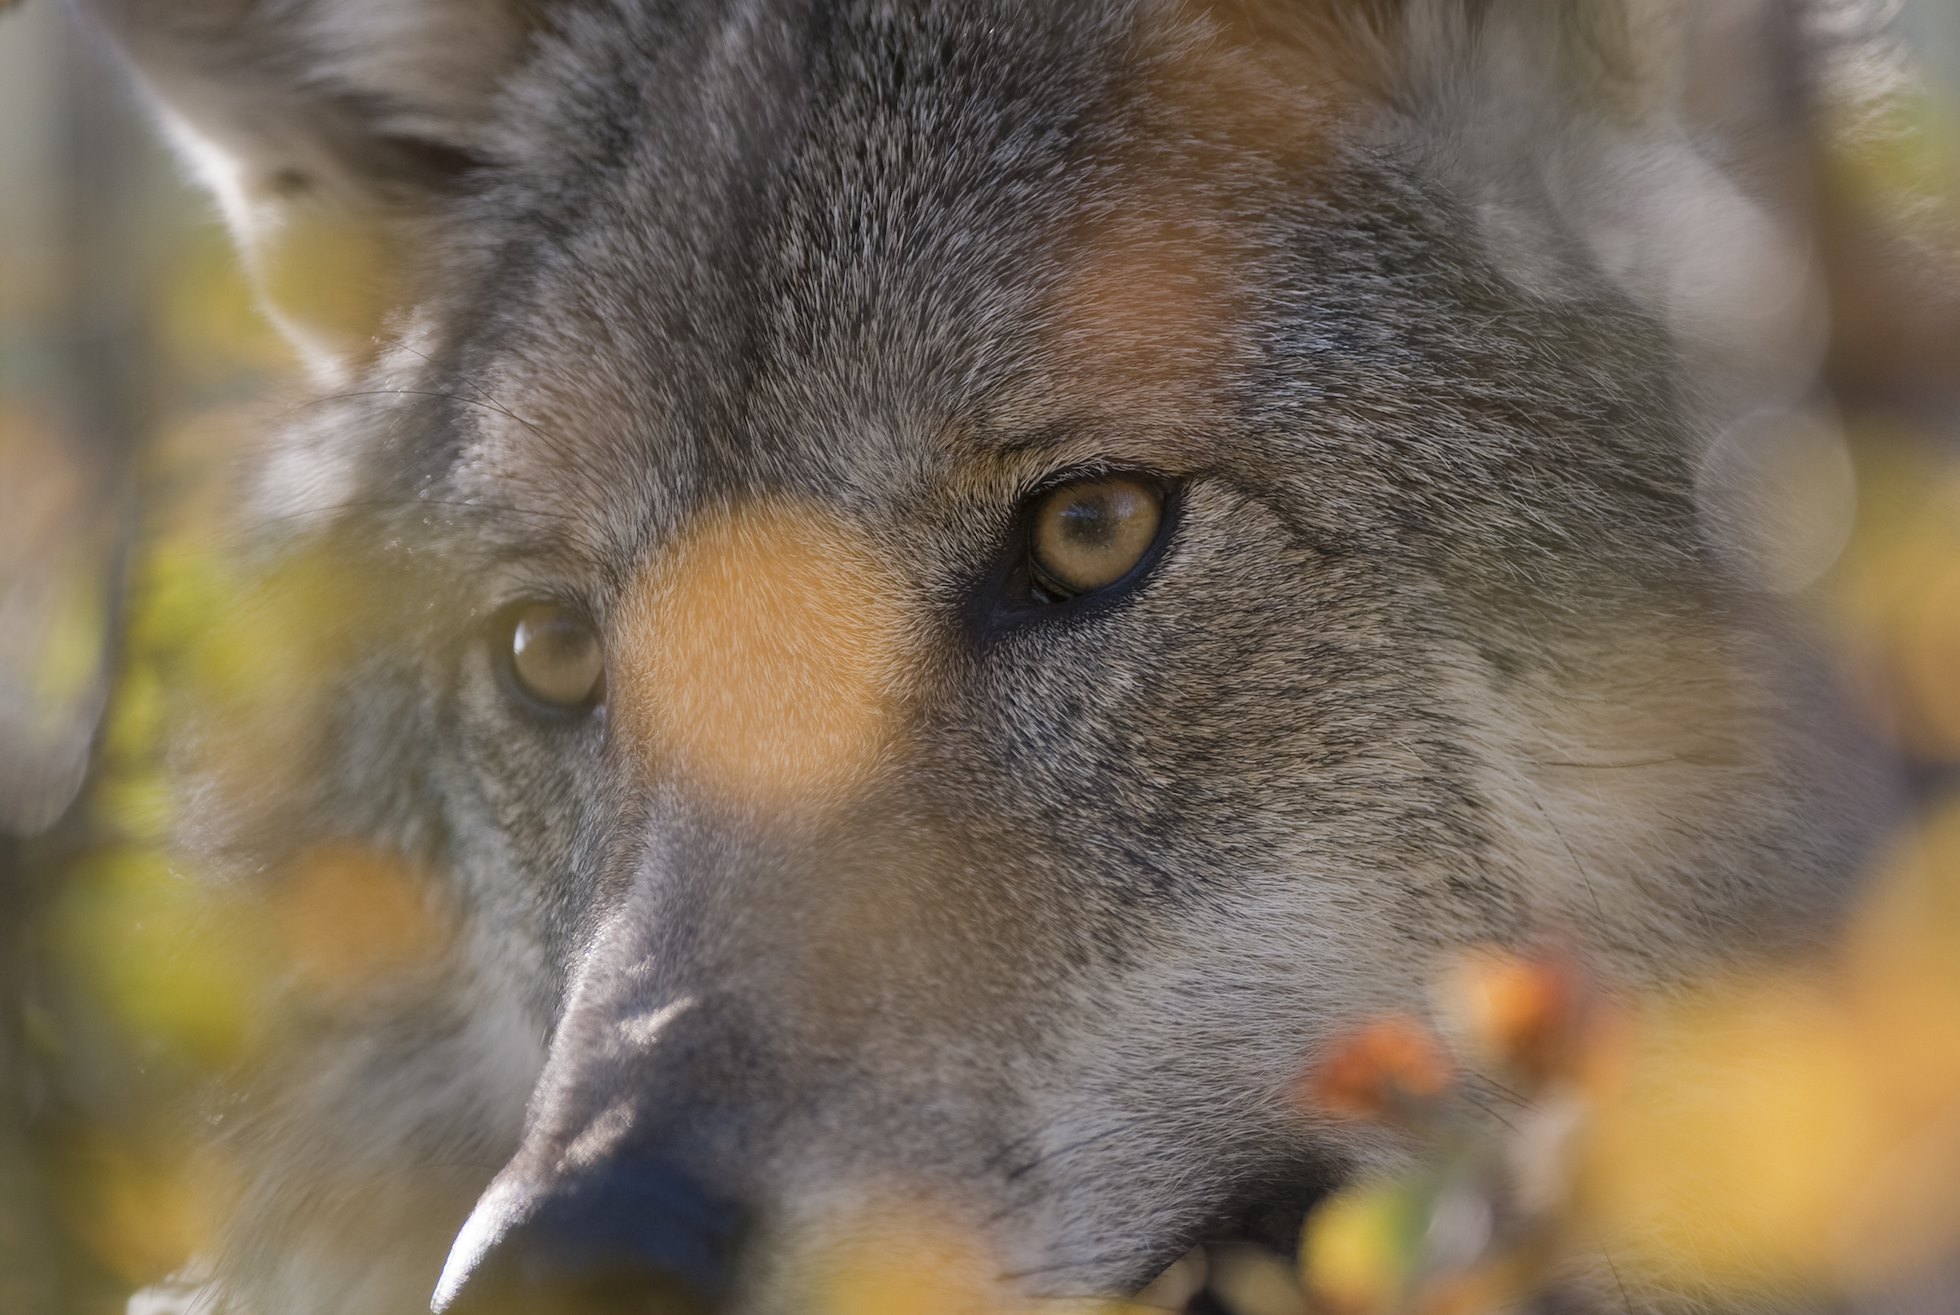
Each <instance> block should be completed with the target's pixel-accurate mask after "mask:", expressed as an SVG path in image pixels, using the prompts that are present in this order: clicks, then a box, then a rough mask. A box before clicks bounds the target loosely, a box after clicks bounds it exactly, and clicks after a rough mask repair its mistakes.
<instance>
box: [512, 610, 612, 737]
mask: <svg viewBox="0 0 1960 1315" xmlns="http://www.w3.org/2000/svg"><path fill="white" fill-rule="evenodd" d="M505 625H506V626H507V627H508V629H507V633H508V635H509V644H510V651H509V654H508V659H507V660H508V663H509V671H510V677H511V679H512V680H513V681H515V682H516V684H517V687H518V688H519V689H521V690H522V691H524V693H526V694H528V695H529V696H530V697H532V698H534V699H536V700H537V701H538V702H539V703H542V704H545V705H546V706H548V707H551V708H556V709H560V710H563V711H567V712H570V711H576V710H580V709H584V708H588V707H591V706H593V705H594V704H596V703H598V702H599V699H600V696H601V695H602V694H603V693H604V689H603V686H604V683H605V675H606V663H605V655H604V654H603V653H602V652H601V651H600V648H599V636H598V633H597V632H596V631H594V630H593V628H592V624H591V623H590V622H589V621H587V620H586V619H585V618H584V617H582V616H580V615H579V614H578V613H577V612H574V611H572V610H571V609H570V608H568V607H563V606H561V605H559V604H557V603H545V602H537V603H523V604H520V605H519V606H517V607H516V608H515V609H513V610H512V611H511V612H510V613H509V614H508V616H507V619H506V622H505Z"/></svg>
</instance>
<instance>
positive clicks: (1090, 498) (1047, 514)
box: [1028, 475, 1164, 600]
mask: <svg viewBox="0 0 1960 1315" xmlns="http://www.w3.org/2000/svg"><path fill="white" fill-rule="evenodd" d="M1163 521H1164V491H1163V490H1162V489H1161V488H1159V487H1157V486H1156V485H1154V484H1150V483H1148V482H1146V481H1144V480H1142V479H1139V478H1137V477H1135V476H1131V475H1098V476H1096V477H1094V478H1090V479H1079V480H1075V481H1072V482H1071V483H1068V484H1064V485H1062V486H1061V487H1060V488H1057V489H1055V490H1053V491H1052V492H1050V493H1049V494H1047V496H1045V497H1043V498H1042V499H1041V501H1040V502H1038V503H1037V504H1035V509H1034V520H1033V522H1032V527H1031V530H1030V534H1029V540H1028V564H1029V567H1030V568H1031V574H1032V575H1033V577H1034V582H1035V584H1036V585H1037V586H1039V587H1040V588H1041V589H1042V590H1043V591H1044V592H1045V593H1047V594H1049V595H1050V596H1051V597H1053V598H1055V599H1058V600H1059V599H1064V598H1074V597H1076V596H1077V595H1078V594H1086V593H1089V592H1090V591H1092V590H1096V589H1105V588H1108V587H1109V586H1110V585H1113V584H1115V583H1117V582H1118V581H1119V580H1121V579H1123V577H1124V576H1126V575H1128V574H1129V573H1130V572H1131V571H1133V570H1135V569H1136V566H1137V563H1138V562H1140V561H1142V560H1143V558H1144V555H1145V554H1146V553H1148V552H1149V551H1150V548H1151V545H1152V544H1154V543H1156V542H1157V531H1158V529H1159V528H1160V527H1161V526H1162V525H1163Z"/></svg>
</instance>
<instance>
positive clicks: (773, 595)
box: [613, 502, 911, 804]
mask: <svg viewBox="0 0 1960 1315" xmlns="http://www.w3.org/2000/svg"><path fill="white" fill-rule="evenodd" d="M904 596H905V590H904V588H903V587H902V585H901V583H900V582H899V581H898V580H897V579H896V578H895V574H894V572H893V571H892V570H890V569H889V568H888V566H887V565H886V564H885V563H884V562H883V561H882V560H881V559H880V557H879V556H878V554H877V553H876V552H874V551H873V549H872V546H871V545H870V544H869V543H868V542H866V540H865V539H864V537H863V536H862V534H860V533H859V532H857V531H856V530H854V529H853V528H851V527H850V526H849V525H847V524H846V523H845V522H844V521H843V520H841V519H840V518H839V517H837V516H836V515H835V514H834V513H831V512H829V511H826V510H824V509H822V508H819V507H816V506H814V505H810V504H806V503H800V502H765V503H760V504H755V505H751V506H748V507H743V508H739V509H737V510H734V511H730V512H723V513H717V514H711V515H710V516H708V517H707V518H706V519H704V520H702V521H700V522H699V523H697V524H695V525H693V526H691V527H689V529H688V530H687V532H686V533H684V534H683V536H682V537H681V538H680V539H679V541H678V542H676V543H675V544H674V545H672V546H671V547H670V548H669V549H668V550H667V551H666V552H664V553H663V554H662V555H661V557H660V558H659V560H658V561H657V562H655V563H654V564H653V567H652V569H651V570H649V571H648V572H646V573H645V574H644V575H643V576H642V577H641V579H640V581H639V582H638V584H637V585H636V587H635V589H634V592H633V594H632V596H631V597H630V598H629V599H628V601H627V605H626V607H625V608H624V611H623V618H624V625H623V629H622V632H621V633H620V634H619V635H618V636H617V637H616V644H615V653H614V662H613V680H614V685H613V706H614V708H615V710H616V714H617V715H618V716H619V718H620V721H621V725H622V729H623V732H624V733H625V734H627V735H629V736H630V737H631V738H632V739H633V740H634V741H635V742H636V743H637V744H638V745H639V746H640V748H641V749H642V751H643V752H644V753H645V754H647V755H648V757H649V766H650V767H651V768H652V770H653V771H654V772H655V773H656V774H658V775H665V774H667V773H668V772H669V771H675V772H680V773H685V774H686V775H688V776H690V777H691V778H693V779H694V780H696V781H698V782H700V783H701V784H703V785H705V786H706V787H707V788H709V789H710V790H711V791H716V792H719V793H722V794H725V795H728V796H732V797H736V798H739V799H742V800H747V801H759V802H763V803H767V804H781V803H789V802H797V801H810V800H813V799H820V798H834V797H835V796H836V795H837V794H838V793H839V792H844V791H848V790H849V789H850V788H851V787H853V786H855V785H857V784H859V783H861V782H862V781H863V780H864V779H865V778H866V777H867V775H868V773H869V772H870V770H871V768H872V766H873V764H874V763H875V762H876V760H877V759H878V757H879V756H880V754H881V752H882V751H883V750H884V748H885V747H886V745H887V743H888V742H889V739H890V737H891V733H892V729H893V725H894V722H895V721H896V720H897V713H898V710H899V707H900V705H901V704H902V703H903V702H904V699H903V697H902V684H903V676H902V672H903V668H904V665H905V664H904V662H903V658H904V656H905V654H906V653H907V651H908V650H909V649H910V648H911V644H910V642H909V637H908V618H907V615H906V613H905V611H904V609H903V607H902V604H901V601H900V600H902V599H903V598H904Z"/></svg>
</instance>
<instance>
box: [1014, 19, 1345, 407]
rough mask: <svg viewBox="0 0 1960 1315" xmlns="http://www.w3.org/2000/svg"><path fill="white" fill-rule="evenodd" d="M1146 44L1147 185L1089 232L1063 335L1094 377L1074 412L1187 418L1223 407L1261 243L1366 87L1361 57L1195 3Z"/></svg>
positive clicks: (1063, 346) (1083, 233)
mask: <svg viewBox="0 0 1960 1315" xmlns="http://www.w3.org/2000/svg"><path fill="white" fill-rule="evenodd" d="M1139 39H1140V42H1141V53H1140V59H1139V63H1138V66H1137V74H1136V76H1137V84H1136V86H1135V87H1134V88H1133V93H1132V94H1133V97H1134V99H1133V101H1132V108H1133V112H1134V113H1135V114H1136V116H1137V120H1138V122H1137V135H1138V142H1137V144H1136V145H1135V146H1133V147H1132V148H1131V149H1130V151H1129V153H1128V155H1127V157H1126V158H1125V159H1124V160H1122V161H1121V162H1120V166H1119V167H1120V168H1122V169H1123V171H1124V172H1125V173H1126V174H1127V175H1128V176H1129V177H1130V178H1131V179H1132V188H1133V190H1132V191H1131V192H1130V193H1129V195H1128V196H1126V197H1125V198H1124V203H1123V204H1122V205H1121V206H1120V207H1118V208H1117V209H1116V210H1115V212H1114V213H1101V214H1098V215H1096V216H1094V217H1093V218H1091V219H1089V220H1088V221H1086V222H1084V223H1083V224H1082V226H1081V227H1080V228H1079V230H1078V231H1077V233H1076V234H1075V236H1074V243H1075V251H1076V253H1077V256H1076V264H1075V267H1074V269H1073V271H1072V273H1071V274H1070V275H1069V277H1067V278H1066V279H1065V280H1064V281H1063V283H1062V285H1061V287H1060V289H1059V290H1058V292H1057V294H1056V295H1055V297H1054V299H1053V303H1052V307H1051V309H1052V313H1053V315H1054V325H1055V327H1054V329H1053V330H1052V336H1053V340H1054V343H1055V345H1056V348H1057V350H1058V351H1059V352H1060V353H1061V354H1062V355H1063V356H1064V358H1065V359H1067V360H1068V361H1069V362H1070V363H1071V364H1072V365H1074V366H1075V367H1076V369H1077V371H1078V372H1079V376H1080V377H1086V378H1087V379H1089V380H1091V381H1092V382H1091V383H1090V393H1089V396H1088V397H1087V398H1086V399H1085V398H1083V397H1081V396H1079V395H1078V396H1076V397H1072V398H1070V399H1069V401H1070V403H1071V404H1072V405H1076V406H1080V405H1082V403H1083V402H1084V401H1087V402H1088V403H1089V405H1090V407H1091V409H1099V410H1111V411H1118V412H1129V413H1134V412H1136V411H1138V410H1144V409H1148V410H1149V411H1150V412H1151V413H1153V414H1155V415H1157V416H1159V417H1160V418H1163V419H1166V420H1169V421H1172V422H1175V421H1177V420H1179V419H1185V420H1189V419H1192V418H1195V417H1194V416H1193V412H1194V411H1195V410H1198V409H1202V407H1203V406H1204V404H1205V403H1206V402H1216V401H1220V400H1222V395H1223V391H1224V389H1225V387H1226V385H1227V383H1228V381H1229V379H1230V378H1231V377H1232V374H1233V370H1232V368H1231V367H1232V365H1233V364H1234V362H1235V358H1237V357H1240V356H1241V355H1242V354H1243V353H1244V352H1245V351H1246V349H1247V344H1246V342H1245V339H1244V334H1243V326H1244V325H1245V324H1246V323H1247V322H1248V321H1249V319H1250V316H1249V310H1250V307H1249V304H1248V301H1249V296H1250V292H1251V289H1250V287H1249V286H1248V285H1249V283H1250V281H1252V280H1254V279H1256V278H1257V277H1258V275H1257V272H1256V271H1255V270H1254V269H1253V268H1252V264H1251V262H1252V258H1253V254H1254V253H1253V252H1252V251H1251V249H1250V248H1249V245H1248V243H1247V241H1246V234H1247V233H1248V232H1250V231H1251V230H1252V229H1253V227H1254V224H1255V221H1256V219H1257V217H1258V216H1259V215H1261V214H1262V213H1264V212H1266V211H1267V210H1269V209H1270V206H1271V203H1272V198H1273V197H1274V195H1276V194H1277V193H1278V192H1280V191H1281V190H1291V189H1293V188H1296V187H1297V186H1298V185H1299V181H1300V180H1301V179H1302V178H1303V177H1308V176H1310V175H1311V174H1312V173H1313V172H1314V171H1315V170H1317V169H1318V168H1320V167H1321V165H1322V164H1323V163H1324V162H1325V159H1326V156H1327V149H1328V143H1329V141H1330V140H1331V134H1330V131H1329V129H1330V128H1331V126H1332V125H1333V123H1334V122H1335V121H1336V120H1337V119H1338V118H1340V117H1341V116H1342V114H1343V113H1344V112H1345V106H1347V105H1348V104H1350V103H1351V102H1352V99H1353V92H1352V88H1351V85H1350V81H1349V80H1348V79H1346V78H1344V77H1342V76H1340V75H1339V74H1338V73H1337V72H1336V71H1335V70H1337V69H1338V68H1340V67H1341V66H1342V65H1343V64H1344V63H1348V62H1350V61H1344V60H1342V59H1339V58H1332V59H1330V60H1329V61H1328V62H1327V63H1326V64H1325V66H1323V62H1322V61H1321V60H1320V58H1319V56H1320V55H1321V54H1322V53H1325V50H1324V45H1323V44H1315V43H1312V42H1308V41H1305V40H1304V38H1303V37H1302V36H1301V34H1300V33H1298V32H1296V31H1294V30H1292V29H1290V28H1289V29H1286V30H1283V31H1282V30H1279V29H1278V28H1277V25H1276V24H1274V23H1272V22H1269V21H1268V20H1267V19H1266V18H1264V17H1261V16H1259V15H1256V14H1255V13H1254V12H1253V11H1252V10H1251V9H1248V8H1247V7H1245V6H1241V5H1237V4H1230V3H1218V4H1213V3H1210V2H1209V0H1190V2H1189V3H1186V2H1184V0H1180V2H1179V3H1176V4H1173V5H1169V6H1167V7H1166V8H1165V9H1164V10H1163V11H1162V12H1161V13H1160V14H1159V15H1158V16H1157V17H1156V19H1155V21H1153V22H1151V23H1150V24H1149V25H1148V26H1146V27H1145V28H1144V29H1143V30H1142V31H1141V32H1140V33H1139Z"/></svg>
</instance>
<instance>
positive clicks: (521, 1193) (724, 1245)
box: [432, 1159, 741, 1315]
mask: <svg viewBox="0 0 1960 1315" xmlns="http://www.w3.org/2000/svg"><path fill="white" fill-rule="evenodd" d="M740 1225H741V1217H740V1213H739V1212H738V1211H737V1210H736V1209H735V1208H734V1207H733V1206H732V1205H730V1204H729V1203H727V1202H725V1201H722V1200H719V1199H717V1198H716V1197H715V1196H714V1195H713V1194H712V1193H710V1192H709V1191H708V1190H707V1189H705V1188H704V1187H702V1186H701V1185H700V1184H699V1183H698V1182H696V1181H695V1180H694V1179H693V1178H691V1177H689V1176H688V1175H687V1174H685V1173H683V1172H681V1171H680V1170H678V1169H674V1168H672V1167H670V1166H668V1165H665V1164H660V1163H657V1162H650V1161H644V1160H637V1159H625V1160H619V1161H614V1162H608V1163H606V1164H603V1165H600V1166H596V1167H595V1169H594V1170H593V1171H592V1172H590V1173H589V1174H587V1175H585V1176H583V1177H581V1178H578V1179H576V1180H574V1181H572V1182H570V1183H566V1184H559V1185H555V1186H554V1187H553V1188H551V1189H550V1191H549V1194H547V1195H543V1196H536V1195H532V1194H531V1193H529V1192H528V1191H527V1190H526V1188H525V1186H524V1185H523V1184H522V1183H513V1182H509V1181H503V1182H499V1183H498V1184H497V1185H495V1186H493V1187H492V1188H491V1189H490V1191H489V1192H487V1193H486V1194H485V1195H484V1197H483V1200H482V1201H481V1202H479V1203H478V1205H477V1208H476V1210H475V1212H474V1213H472V1214H471V1216H470V1219H469V1222H468V1223H467V1224H465V1225H464V1226H463V1230H462V1232H461V1233H460V1234H459V1235H458V1236H457V1239H456V1244H455V1247H454V1248H453V1249H452V1250H451V1252H450V1256H449V1263H448V1264H447V1266H445V1268H444V1269H443V1274H442V1280H441V1282H440V1283H439V1284H438V1286H437V1288H436V1293H435V1298H434V1302H433V1304H432V1309H433V1310H435V1311H437V1312H439V1313H440V1315H555V1313H556V1312H565V1313H566V1315H571V1312H577V1313H578V1315H607V1312H615V1311H617V1312H622V1313H623V1312H627V1311H631V1312H635V1315H706V1313H707V1312H710V1311H713V1310H715V1309H716V1308H717V1307H718V1305H719V1302H720V1299H721V1297H722V1296H723V1295H724V1294H725V1292H726V1291H727V1289H728V1286H729V1282H730V1277H731V1275H732V1273H733V1269H734V1262H735V1251H736V1245H737V1242H738V1239H739V1233H740Z"/></svg>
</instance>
